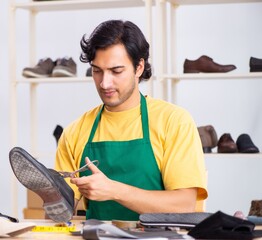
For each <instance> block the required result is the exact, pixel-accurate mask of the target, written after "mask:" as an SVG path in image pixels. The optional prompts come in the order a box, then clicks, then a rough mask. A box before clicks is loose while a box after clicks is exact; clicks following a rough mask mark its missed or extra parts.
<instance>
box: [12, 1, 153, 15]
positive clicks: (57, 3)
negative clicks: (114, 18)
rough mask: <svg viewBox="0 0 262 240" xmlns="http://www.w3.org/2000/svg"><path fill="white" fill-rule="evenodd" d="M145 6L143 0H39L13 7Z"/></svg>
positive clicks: (41, 10) (27, 8)
mask: <svg viewBox="0 0 262 240" xmlns="http://www.w3.org/2000/svg"><path fill="white" fill-rule="evenodd" d="M152 2H154V1H152ZM141 6H145V1H144V0H75V1H73V0H70V1H41V2H37V1H35V2H33V1H30V2H27V3H16V4H14V5H13V7H14V8H19V9H25V10H30V11H35V12H44V11H49V12H50V11H67V10H68V11H72V10H82V9H108V8H128V7H141Z"/></svg>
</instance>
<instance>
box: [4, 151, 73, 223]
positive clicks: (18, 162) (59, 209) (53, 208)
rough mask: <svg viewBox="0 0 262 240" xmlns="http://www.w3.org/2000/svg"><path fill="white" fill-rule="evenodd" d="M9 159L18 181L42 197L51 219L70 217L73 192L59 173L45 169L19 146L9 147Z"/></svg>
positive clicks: (58, 219)
mask: <svg viewBox="0 0 262 240" xmlns="http://www.w3.org/2000/svg"><path fill="white" fill-rule="evenodd" d="M9 160H10V164H11V167H12V170H13V172H14V174H15V176H16V178H17V179H18V181H19V182H20V183H22V184H23V185H24V186H25V187H26V188H28V189H30V190H32V191H34V192H35V193H36V194H37V195H38V196H40V197H41V198H42V200H43V202H44V206H43V207H44V210H45V213H46V214H47V215H48V216H49V217H50V218H51V219H52V220H54V221H55V222H67V221H69V220H71V219H72V217H73V212H74V192H73V190H72V189H71V188H70V186H69V185H68V184H67V183H66V181H65V180H64V178H63V177H62V176H61V174H60V173H58V172H57V171H55V170H53V169H47V168H46V167H45V166H44V165H43V164H41V163H40V162H38V161H37V160H36V159H34V158H33V157H32V156H31V155H30V154H29V153H28V152H26V151H25V150H24V149H22V148H19V147H14V148H13V149H11V151H10V153H9Z"/></svg>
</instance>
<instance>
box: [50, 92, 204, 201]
mask: <svg viewBox="0 0 262 240" xmlns="http://www.w3.org/2000/svg"><path fill="white" fill-rule="evenodd" d="M146 102H147V109H148V119H149V132H150V141H151V145H152V148H153V151H154V154H155V158H156V161H157V165H158V167H159V170H160V172H161V174H162V179H163V183H164V187H165V189H166V190H174V189H181V188H191V187H197V188H198V196H197V199H198V200H203V199H205V198H207V186H206V184H207V183H206V169H205V164H204V156H203V151H202V145H201V141H200V137H199V133H198V130H197V128H196V125H195V123H194V121H193V119H192V117H191V115H190V114H189V113H188V112H187V111H186V110H184V109H183V108H181V107H178V106H176V105H174V104H171V103H168V102H165V101H163V100H159V99H153V98H151V97H149V96H146ZM101 107H102V105H100V106H98V107H96V108H94V109H92V110H90V111H88V112H86V113H85V114H84V115H82V116H81V117H80V118H78V119H77V120H76V121H74V122H73V123H72V124H70V125H69V126H68V127H67V128H65V129H64V131H63V134H62V135H61V137H60V140H59V144H58V149H57V153H56V162H55V169H56V170H58V171H74V170H76V169H78V168H79V166H80V162H81V157H82V153H83V151H84V148H85V145H86V142H87V140H88V138H89V135H90V131H91V129H92V126H93V123H94V120H95V118H96V116H97V114H98V112H99V110H100V109H101ZM138 138H142V124H141V115H140V105H139V106H137V107H135V108H132V109H130V110H127V111H123V112H109V111H107V110H106V109H104V111H103V113H102V116H101V120H100V122H99V125H98V128H97V130H96V133H95V136H94V139H93V141H127V140H133V139H138ZM91 160H95V159H91ZM98 160H99V159H98ZM67 182H68V183H69V185H70V186H71V187H72V188H73V190H74V192H75V198H76V199H80V197H81V194H80V193H79V191H78V189H77V188H76V186H75V185H72V184H70V182H69V181H68V180H67Z"/></svg>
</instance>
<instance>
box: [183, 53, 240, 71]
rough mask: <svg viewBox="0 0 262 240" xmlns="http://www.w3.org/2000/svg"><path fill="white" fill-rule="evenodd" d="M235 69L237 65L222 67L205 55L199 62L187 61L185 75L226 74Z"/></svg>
mask: <svg viewBox="0 0 262 240" xmlns="http://www.w3.org/2000/svg"><path fill="white" fill-rule="evenodd" d="M234 69H236V66H235V65H220V64H218V63H215V62H214V61H213V59H212V58H210V57H208V56H205V55H203V56H201V57H200V58H198V59H197V60H188V59H186V60H185V62H184V73H200V72H203V73H225V72H230V71H232V70H234Z"/></svg>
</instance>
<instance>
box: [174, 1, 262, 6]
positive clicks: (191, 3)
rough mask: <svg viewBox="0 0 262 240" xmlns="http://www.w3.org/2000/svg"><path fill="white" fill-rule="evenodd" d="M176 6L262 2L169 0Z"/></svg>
mask: <svg viewBox="0 0 262 240" xmlns="http://www.w3.org/2000/svg"><path fill="white" fill-rule="evenodd" d="M169 2H171V3H172V4H176V5H200V4H225V3H252V2H253V3H255V2H262V0H169Z"/></svg>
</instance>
